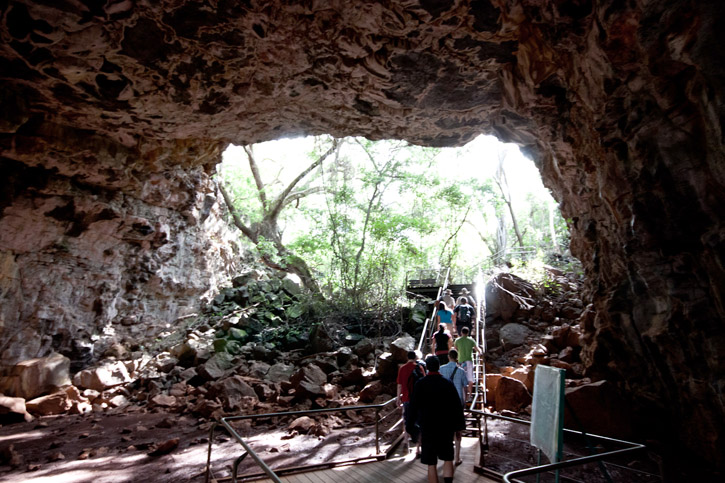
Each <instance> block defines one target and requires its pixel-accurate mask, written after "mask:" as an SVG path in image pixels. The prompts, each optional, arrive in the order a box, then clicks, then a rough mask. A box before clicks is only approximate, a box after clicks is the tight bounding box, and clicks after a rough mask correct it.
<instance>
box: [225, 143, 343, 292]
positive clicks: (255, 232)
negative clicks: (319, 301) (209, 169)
mask: <svg viewBox="0 0 725 483" xmlns="http://www.w3.org/2000/svg"><path fill="white" fill-rule="evenodd" d="M338 148H339V142H338V140H337V139H332V140H331V145H330V147H329V149H327V151H325V152H324V153H323V154H321V155H320V156H318V157H317V158H316V159H314V160H313V161H312V163H311V164H310V165H309V166H307V168H306V169H304V170H303V171H302V172H301V173H300V174H299V175H297V177H295V178H294V179H293V180H292V181H291V182H290V183H289V184H288V185H287V186H286V187H285V188H284V189H283V190H282V191H281V192H280V193H279V194H278V195H277V196H275V197H268V186H267V185H265V183H264V181H263V180H262V176H261V174H260V169H259V168H260V167H259V164H258V162H257V160H256V158H255V156H254V149H253V147H252V146H244V151H245V153H246V155H247V160H248V163H249V170H250V172H251V175H252V178H253V180H254V184H255V187H256V196H257V199H258V202H259V203H258V206H259V214H260V216H258V220H257V221H254V222H246V223H245V221H244V220H243V219H242V215H240V214H239V213H238V211H237V209H236V208H235V205H234V201H233V200H232V198H231V196H230V195H229V193H228V191H227V189H226V188H225V186H224V183H223V182H222V183H219V184H218V185H219V191H220V192H221V193H222V196H223V198H224V201H225V203H226V205H227V208H228V209H229V213H230V214H231V215H232V219H233V222H234V225H235V226H236V227H237V228H239V230H240V231H241V232H242V233H243V234H244V236H245V237H246V238H247V239H248V240H249V241H251V242H252V243H253V244H254V245H255V246H256V247H257V251H258V252H259V254H260V256H261V259H262V261H263V262H264V263H265V264H266V265H267V266H269V267H271V268H274V269H276V270H281V271H284V272H288V273H294V274H296V275H297V276H298V277H300V280H301V281H302V284H303V285H304V286H305V287H306V288H307V289H308V290H310V291H311V292H312V293H315V294H319V293H320V289H319V286H318V284H317V282H316V281H315V278H314V277H313V276H312V273H311V272H310V269H309V267H308V266H307V263H306V262H305V261H304V259H302V258H301V257H299V256H297V255H295V254H294V253H293V252H292V251H290V250H289V249H288V248H287V247H286V246H285V245H284V243H283V242H282V234H281V231H280V227H279V217H280V214H281V213H282V210H284V209H285V208H286V207H287V206H289V205H290V204H292V203H298V202H299V200H300V199H302V198H304V197H306V196H309V195H311V194H313V193H318V192H320V191H321V189H322V188H321V187H308V186H302V187H298V185H299V184H300V183H301V181H302V180H303V179H305V177H307V176H308V175H309V174H310V173H311V172H312V171H314V170H315V169H316V168H318V167H319V166H321V165H322V163H323V162H324V161H325V159H327V158H328V157H329V156H330V155H332V154H333V153H335V152H336V151H337V150H338Z"/></svg>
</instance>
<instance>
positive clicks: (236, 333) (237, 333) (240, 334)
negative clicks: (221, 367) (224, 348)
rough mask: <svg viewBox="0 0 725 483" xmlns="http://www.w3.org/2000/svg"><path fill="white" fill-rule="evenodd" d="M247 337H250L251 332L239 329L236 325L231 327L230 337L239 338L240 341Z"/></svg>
mask: <svg viewBox="0 0 725 483" xmlns="http://www.w3.org/2000/svg"><path fill="white" fill-rule="evenodd" d="M247 337H249V334H248V333H247V331H246V330H244V329H237V328H236V327H232V328H230V329H229V338H231V339H234V340H238V341H242V342H244V341H246V340H247Z"/></svg>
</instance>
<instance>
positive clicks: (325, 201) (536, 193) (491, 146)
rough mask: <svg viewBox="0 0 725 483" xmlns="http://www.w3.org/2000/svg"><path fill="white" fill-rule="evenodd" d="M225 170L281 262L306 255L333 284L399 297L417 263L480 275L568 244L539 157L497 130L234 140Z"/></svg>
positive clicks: (253, 231) (545, 258) (250, 239)
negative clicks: (437, 140)
mask: <svg viewBox="0 0 725 483" xmlns="http://www.w3.org/2000/svg"><path fill="white" fill-rule="evenodd" d="M219 173H220V175H221V178H222V179H223V181H224V186H225V187H226V191H227V193H228V195H229V201H231V202H232V203H233V205H234V208H233V209H234V211H235V213H236V214H237V225H238V227H240V228H241V232H242V233H243V235H244V236H242V239H243V240H244V242H245V243H247V244H250V246H254V245H256V248H257V249H258V250H259V251H260V253H262V254H264V255H266V256H267V257H268V259H269V260H270V261H273V263H276V264H280V263H281V264H284V263H285V261H284V260H282V259H283V258H285V257H294V260H295V261H297V260H298V259H300V260H302V261H303V262H304V263H305V264H306V266H307V268H308V269H309V270H310V271H311V272H310V273H311V274H312V276H313V278H315V279H316V280H318V281H319V283H320V285H321V286H323V288H324V289H325V290H326V291H327V292H328V293H335V292H337V291H339V290H341V289H343V290H345V291H346V292H349V291H350V290H352V291H353V292H356V293H359V292H360V291H361V290H366V291H367V292H368V293H369V294H370V295H371V296H372V298H382V299H388V300H390V299H391V298H393V297H395V292H396V291H395V288H396V287H397V288H399V287H401V286H402V285H403V284H404V282H405V280H406V278H410V277H413V278H415V276H414V275H411V273H412V272H414V271H415V270H427V269H441V268H445V269H447V268H450V269H451V279H452V280H453V281H456V279H458V280H460V281H461V282H466V283H468V282H469V281H470V280H473V279H474V278H475V277H476V274H477V273H478V272H480V271H484V272H485V271H493V270H495V269H496V268H497V267H501V266H506V269H507V270H512V269H513V270H516V269H520V270H522V269H527V270H537V269H540V268H541V267H542V266H543V265H545V264H547V263H550V262H552V261H553V260H552V257H560V256H561V255H562V254H563V253H565V252H566V250H567V246H568V240H569V235H568V229H567V226H566V223H565V221H564V220H563V219H562V217H561V215H560V213H559V210H558V206H557V203H556V201H555V200H554V199H553V198H552V196H551V194H550V192H549V191H548V189H546V188H545V187H544V186H543V184H542V181H541V177H540V174H539V172H538V170H537V168H536V166H535V165H534V162H533V161H532V160H531V159H529V158H527V157H525V156H524V155H523V154H522V153H521V151H520V150H519V149H518V146H516V145H514V144H504V143H502V142H500V141H499V140H497V139H496V138H495V137H493V136H479V137H478V138H476V139H475V140H474V141H472V142H471V143H469V144H467V145H466V146H464V147H460V148H425V147H420V146H413V145H409V144H408V143H406V142H402V141H378V142H372V141H368V140H365V139H362V138H346V139H342V140H339V141H337V142H336V143H335V144H334V145H333V140H332V139H331V138H330V137H327V136H318V137H305V138H294V139H281V140H277V141H270V142H265V143H259V144H256V145H253V146H246V147H243V146H235V145H230V146H229V147H228V148H227V150H226V151H225V153H224V157H223V162H222V164H221V165H220V166H219ZM275 203H279V205H276V204H275ZM278 208H279V211H276V210H277V209H278ZM240 223H241V225H240ZM275 237H278V238H275ZM303 271H304V270H303ZM302 278H304V275H302ZM383 280H384V282H383Z"/></svg>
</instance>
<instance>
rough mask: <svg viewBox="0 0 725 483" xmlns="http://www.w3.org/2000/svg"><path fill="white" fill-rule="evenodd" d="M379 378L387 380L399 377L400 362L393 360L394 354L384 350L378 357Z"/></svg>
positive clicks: (377, 373)
mask: <svg viewBox="0 0 725 483" xmlns="http://www.w3.org/2000/svg"><path fill="white" fill-rule="evenodd" d="M376 376H377V377H378V379H382V380H385V381H389V380H393V379H396V378H397V377H398V363H397V362H395V361H394V360H393V354H391V353H390V352H384V353H383V354H380V357H378V367H377V371H376Z"/></svg>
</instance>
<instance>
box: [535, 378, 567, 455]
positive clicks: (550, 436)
mask: <svg viewBox="0 0 725 483" xmlns="http://www.w3.org/2000/svg"><path fill="white" fill-rule="evenodd" d="M564 374H565V371H564V369H557V368H554V367H549V366H544V365H541V364H539V365H538V366H536V372H535V373H534V402H533V407H532V413H531V444H532V445H533V446H536V447H537V448H539V449H540V450H541V451H542V452H543V453H544V454H545V455H546V456H547V457H548V458H549V461H551V462H552V463H556V462H558V461H561V457H562V449H563V446H564Z"/></svg>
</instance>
